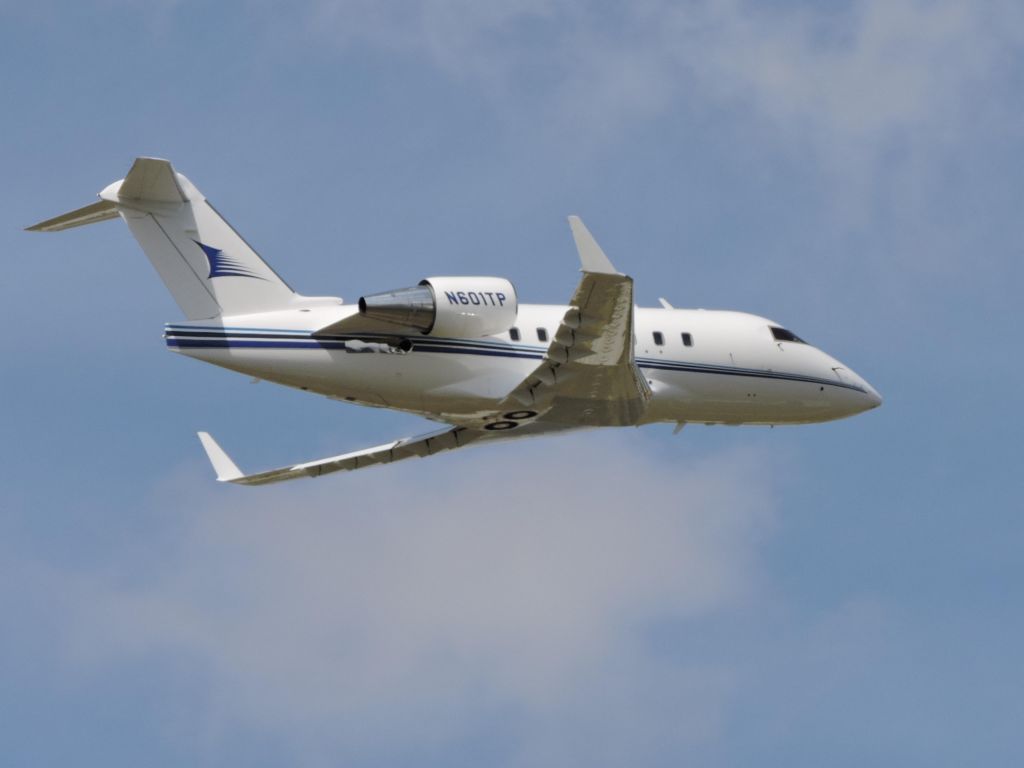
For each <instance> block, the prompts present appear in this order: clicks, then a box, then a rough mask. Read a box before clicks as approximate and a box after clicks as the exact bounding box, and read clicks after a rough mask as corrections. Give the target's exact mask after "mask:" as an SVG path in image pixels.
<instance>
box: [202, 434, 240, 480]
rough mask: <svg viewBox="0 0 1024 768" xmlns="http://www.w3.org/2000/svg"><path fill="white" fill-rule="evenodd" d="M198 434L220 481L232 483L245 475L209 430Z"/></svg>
mask: <svg viewBox="0 0 1024 768" xmlns="http://www.w3.org/2000/svg"><path fill="white" fill-rule="evenodd" d="M196 434H197V435H198V436H199V442H200V443H202V444H203V450H204V451H206V458H208V459H209V460H210V464H212V465H213V471H214V472H216V473H217V480H218V481H220V482H222V483H230V482H233V481H235V480H238V479H239V478H241V477H244V476H245V475H244V474H243V473H242V471H241V470H240V469H239V468H238V466H237V465H236V464H235V462H233V461H232V460H231V457H230V456H228V455H227V453H225V452H224V449H223V448H221V447H220V445H219V444H218V443H217V441H216V440H214V439H213V435H211V434H210V433H209V432H197V433H196Z"/></svg>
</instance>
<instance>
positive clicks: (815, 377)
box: [165, 303, 881, 426]
mask: <svg viewBox="0 0 1024 768" xmlns="http://www.w3.org/2000/svg"><path fill="white" fill-rule="evenodd" d="M566 309H567V308H566V307H564V306H554V305H530V304H521V305H520V306H519V313H518V318H517V320H516V325H515V328H514V330H517V331H518V337H519V338H518V340H513V338H512V336H513V334H512V333H510V332H505V333H501V334H497V335H493V336H486V337H483V338H437V337H433V336H424V335H413V336H410V335H397V334H396V335H394V336H387V335H383V336H382V335H380V334H374V335H371V336H368V335H366V334H338V335H330V336H318V337H314V336H313V329H316V328H323V327H325V326H326V325H328V324H329V323H331V322H332V321H334V320H336V319H337V318H338V317H339V310H340V311H341V314H342V315H344V313H345V312H346V311H349V312H351V314H355V313H356V312H357V310H356V308H355V307H351V308H348V307H339V306H338V305H337V304H336V303H329V304H327V303H325V305H324V306H313V307H311V308H310V307H306V308H302V309H288V310H282V311H277V312H265V313H260V314H251V315H236V316H233V317H222V318H218V319H217V320H214V321H193V322H186V323H177V324H171V325H168V326H167V329H166V333H165V337H166V340H167V344H168V346H169V347H170V348H171V349H173V350H175V351H178V352H180V353H182V354H185V355H188V356H190V357H194V358H196V359H199V360H203V361H205V362H209V363H213V364H215V365H219V366H222V367H225V368H230V369H232V370H235V371H239V372H242V373H245V374H248V375H251V376H255V377H257V378H260V379H265V380H267V381H273V382H276V383H279V384H284V385H286V386H290V387H296V388H299V389H302V390H305V391H310V392H316V393H319V394H321V395H325V396H327V397H331V398H335V399H338V400H344V401H350V402H354V403H359V404H362V405H371V406H378V407H387V408H394V409H398V410H403V411H408V412H411V413H417V414H420V415H423V416H426V417H428V418H431V419H436V420H439V421H445V422H449V423H456V424H457V423H460V422H463V421H465V420H467V419H470V418H472V417H473V415H474V414H478V413H481V412H485V411H489V410H493V409H494V408H495V407H496V404H497V403H498V402H499V401H500V400H501V399H502V398H503V397H504V396H505V395H507V394H508V392H509V391H510V390H512V389H513V388H514V387H516V386H517V385H518V384H519V383H520V382H521V381H523V379H524V378H525V377H526V376H528V375H529V374H530V373H531V371H533V370H534V369H535V368H536V367H537V365H538V363H539V362H540V361H541V359H542V358H543V356H544V352H545V350H546V349H547V347H548V341H546V340H543V339H542V338H541V337H540V335H539V334H538V329H542V330H543V331H545V332H546V335H547V339H550V338H551V336H552V335H553V334H554V333H555V331H556V330H557V329H558V326H559V322H560V321H561V319H562V317H563V316H564V315H565V312H566ZM773 326H776V324H775V323H773V322H771V321H769V320H767V319H765V318H763V317H757V316H755V315H750V314H745V313H742V312H727V311H712V310H699V309H698V310H691V309H653V308H651V309H648V308H637V309H636V313H635V325H634V328H635V358H636V363H637V365H638V367H639V369H640V371H641V373H642V374H643V376H644V377H645V379H646V380H647V382H648V385H649V386H650V389H651V393H652V397H651V401H650V403H649V404H648V407H647V409H646V411H645V413H644V416H643V419H642V421H641V423H651V422H662V421H667V422H680V423H681V422H700V423H720V424H801V423H809V422H820V421H829V420H832V419H839V418H843V417H846V416H852V415H854V414H856V413H860V412H862V411H865V410H868V409H869V408H873V407H875V406H877V405H878V404H879V403H880V402H881V398H880V397H879V395H878V393H877V392H876V391H875V390H874V389H873V388H872V387H871V386H870V385H869V384H868V383H867V382H866V381H864V380H863V379H862V378H861V377H860V376H858V375H857V374H856V373H854V372H853V371H852V370H851V369H849V368H847V367H846V366H844V365H843V364H842V363H840V362H839V361H838V360H836V359H835V358H833V357H831V356H829V355H828V354H826V353H825V352H823V351H821V350H820V349H817V348H816V347H813V346H811V345H810V344H806V343H802V342H799V341H779V340H777V339H776V338H775V337H774V336H773V333H772V330H771V329H772V327H773ZM684 334H686V335H687V336H688V339H689V341H690V344H689V345H687V344H686V343H684ZM657 339H660V341H661V343H660V344H659V343H657ZM403 340H407V342H406V343H405V344H404V345H403V346H404V348H405V349H407V350H408V351H404V350H403V349H402V348H400V347H399V346H398V345H399V344H400V343H401V342H402V341H403ZM410 343H411V348H409V345H410ZM567 426H569V425H567Z"/></svg>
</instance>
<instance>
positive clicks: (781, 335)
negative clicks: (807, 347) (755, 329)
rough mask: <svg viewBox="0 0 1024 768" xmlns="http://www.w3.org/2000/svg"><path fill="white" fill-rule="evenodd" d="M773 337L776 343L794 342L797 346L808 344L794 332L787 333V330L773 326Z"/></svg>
mask: <svg viewBox="0 0 1024 768" xmlns="http://www.w3.org/2000/svg"><path fill="white" fill-rule="evenodd" d="M771 329H772V336H773V337H774V338H775V340H776V341H792V342H795V343H797V344H806V343H807V342H806V341H804V340H803V339H801V338H800V337H799V336H797V335H796V334H795V333H793V332H792V331H787V330H786V329H785V328H776V327H774V326H771Z"/></svg>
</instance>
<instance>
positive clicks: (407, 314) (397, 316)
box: [359, 277, 519, 337]
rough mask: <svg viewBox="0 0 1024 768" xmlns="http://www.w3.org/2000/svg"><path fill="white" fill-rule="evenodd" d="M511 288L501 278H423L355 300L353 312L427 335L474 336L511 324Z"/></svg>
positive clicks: (516, 307) (513, 313) (514, 306)
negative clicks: (409, 285)
mask: <svg viewBox="0 0 1024 768" xmlns="http://www.w3.org/2000/svg"><path fill="white" fill-rule="evenodd" d="M518 310H519V304H518V301H517V299H516V289H515V287H514V286H513V285H512V283H510V282H509V281H508V280H506V279H504V278H502V277H428V278H427V279H426V280H421V281H420V282H419V285H416V286H414V287H412V288H399V289H397V290H394V291H385V292H384V293H373V294H370V295H369V296H363V297H361V298H360V299H359V314H361V315H363V316H364V317H369V318H372V319H374V320H380V321H381V322H385V323H391V324H393V325H401V326H405V327H412V328H416V329H417V330H418V331H420V333H423V334H424V335H427V336H462V337H467V336H469V337H480V336H490V335H492V334H495V333H503V332H505V331H507V330H508V329H509V328H511V327H512V326H513V325H515V322H516V314H517V313H518Z"/></svg>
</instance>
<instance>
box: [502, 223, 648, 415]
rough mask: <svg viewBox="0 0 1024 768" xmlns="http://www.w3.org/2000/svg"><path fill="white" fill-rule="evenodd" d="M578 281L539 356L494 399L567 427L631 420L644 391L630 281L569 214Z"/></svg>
mask: <svg viewBox="0 0 1024 768" xmlns="http://www.w3.org/2000/svg"><path fill="white" fill-rule="evenodd" d="M569 225H570V227H571V228H572V234H573V238H574V239H575V241H576V248H577V250H578V251H579V255H580V263H581V265H582V272H583V278H582V279H581V280H580V284H579V286H578V287H577V288H576V292H575V293H574V294H573V297H572V299H571V300H570V302H569V304H570V307H569V310H568V311H567V312H566V313H565V316H564V317H563V318H562V322H561V324H560V325H559V326H558V331H557V332H556V333H555V335H554V338H553V339H552V341H551V344H550V346H549V347H548V349H547V352H546V353H545V354H544V360H543V362H541V364H540V365H538V366H537V368H536V369H535V370H534V371H533V373H531V374H530V375H529V376H527V377H526V379H524V380H523V382H522V383H521V384H519V386H517V387H516V388H515V389H514V390H512V392H510V393H509V395H508V396H507V397H506V398H505V400H504V402H503V403H502V404H501V409H502V410H510V409H524V408H525V409H529V410H532V411H536V412H537V413H538V417H537V420H538V421H539V422H542V423H544V422H546V423H556V424H564V425H566V426H570V425H571V426H573V427H582V426H621V425H626V424H635V423H636V422H637V420H638V419H639V418H640V416H641V414H642V413H643V412H644V409H645V408H646V405H647V401H648V400H649V399H650V396H651V392H650V389H649V388H648V386H647V382H646V381H645V380H644V377H643V376H642V375H641V373H640V371H639V370H638V369H637V367H636V363H635V361H634V359H633V346H634V344H633V280H632V278H630V277H628V276H626V275H623V274H621V273H619V272H617V271H616V270H615V267H613V266H612V263H611V261H609V260H608V257H607V256H605V254H604V251H602V250H601V247H600V246H599V245H598V244H597V242H596V241H595V240H594V238H593V236H591V234H590V232H589V231H587V228H586V227H585V226H584V225H583V222H582V221H580V219H579V218H578V217H576V216H570V217H569Z"/></svg>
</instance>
